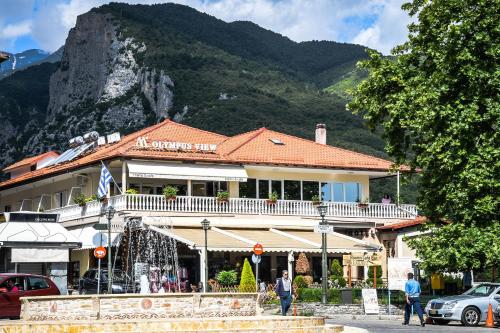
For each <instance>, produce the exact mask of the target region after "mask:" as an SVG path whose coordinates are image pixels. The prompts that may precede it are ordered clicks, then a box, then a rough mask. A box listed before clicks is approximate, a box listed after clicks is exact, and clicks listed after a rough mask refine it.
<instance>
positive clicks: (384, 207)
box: [48, 194, 417, 221]
mask: <svg viewBox="0 0 500 333" xmlns="http://www.w3.org/2000/svg"><path fill="white" fill-rule="evenodd" d="M109 203H110V204H111V205H112V206H113V207H114V208H115V209H116V210H117V211H125V210H127V211H152V212H185V213H215V214H252V215H295V216H318V210H317V206H316V205H314V204H313V203H312V202H311V201H301V200H278V201H277V202H276V203H274V204H271V203H268V200H266V199H247V198H230V199H229V200H228V201H227V202H219V201H218V200H217V198H214V197H188V196H178V197H177V198H176V199H174V200H168V199H166V198H165V197H164V196H163V195H148V194H137V195H118V196H113V197H111V198H110V199H109ZM324 204H325V205H326V206H327V207H328V210H327V214H326V215H327V217H367V218H389V219H390V218H396V219H413V218H415V217H416V216H417V208H416V206H415V205H395V204H380V203H369V204H366V205H361V204H358V203H350V202H325V203H324ZM101 210H102V204H101V203H100V202H97V201H92V202H89V203H88V204H87V205H86V206H85V207H80V206H78V205H73V206H66V207H62V208H58V209H52V210H50V211H48V212H51V213H59V214H60V218H59V220H60V221H68V220H72V219H78V218H83V217H90V216H97V215H99V214H101V213H102V212H101Z"/></svg>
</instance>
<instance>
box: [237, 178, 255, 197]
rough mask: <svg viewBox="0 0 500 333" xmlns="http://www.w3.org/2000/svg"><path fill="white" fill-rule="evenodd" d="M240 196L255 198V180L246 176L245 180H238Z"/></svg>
mask: <svg viewBox="0 0 500 333" xmlns="http://www.w3.org/2000/svg"><path fill="white" fill-rule="evenodd" d="M239 187H240V198H257V185H256V180H255V179H251V178H248V179H247V181H246V182H240V183H239Z"/></svg>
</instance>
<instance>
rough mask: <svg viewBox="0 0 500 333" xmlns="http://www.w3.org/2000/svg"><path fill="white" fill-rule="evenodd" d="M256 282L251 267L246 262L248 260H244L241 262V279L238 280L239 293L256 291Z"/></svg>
mask: <svg viewBox="0 0 500 333" xmlns="http://www.w3.org/2000/svg"><path fill="white" fill-rule="evenodd" d="M255 288H256V282H255V276H254V275H253V271H252V266H250V263H249V262H248V259H247V258H245V261H244V262H243V270H242V271H241V279H240V288H239V289H240V292H241V293H245V292H247V293H248V292H255V291H256V289H255Z"/></svg>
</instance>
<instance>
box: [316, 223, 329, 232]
mask: <svg viewBox="0 0 500 333" xmlns="http://www.w3.org/2000/svg"><path fill="white" fill-rule="evenodd" d="M314 232H317V233H320V234H333V225H328V224H316V225H315V226H314Z"/></svg>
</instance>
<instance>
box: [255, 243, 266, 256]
mask: <svg viewBox="0 0 500 333" xmlns="http://www.w3.org/2000/svg"><path fill="white" fill-rule="evenodd" d="M253 253H254V254H255V255H258V256H260V255H261V254H262V253H264V248H263V247H262V245H261V244H259V243H257V244H255V245H254V246H253Z"/></svg>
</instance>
